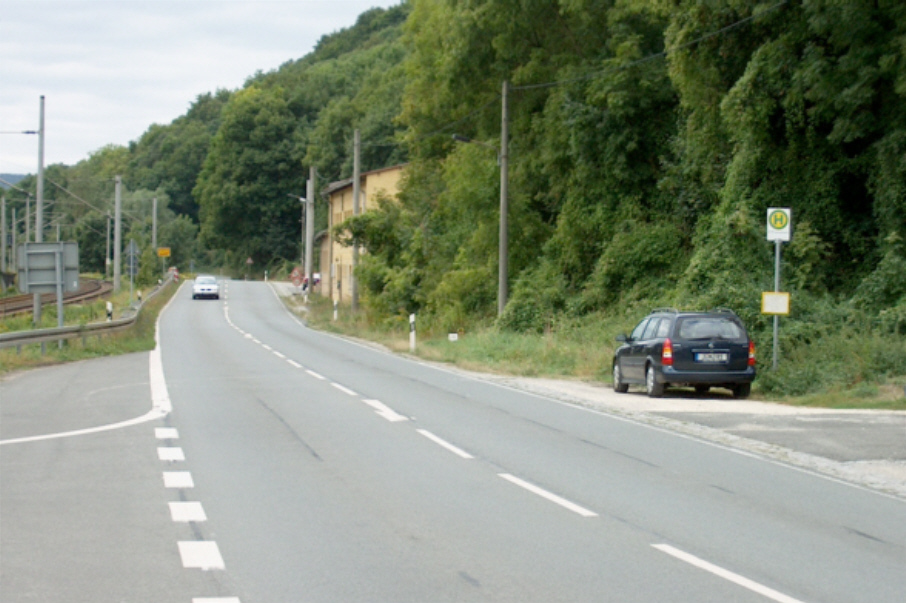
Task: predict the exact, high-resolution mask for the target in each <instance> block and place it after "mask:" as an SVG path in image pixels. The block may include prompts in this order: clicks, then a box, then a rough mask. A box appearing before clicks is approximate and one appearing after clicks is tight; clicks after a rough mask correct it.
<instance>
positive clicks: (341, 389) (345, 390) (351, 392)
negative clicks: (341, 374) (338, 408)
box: [331, 382, 358, 396]
mask: <svg viewBox="0 0 906 603" xmlns="http://www.w3.org/2000/svg"><path fill="white" fill-rule="evenodd" d="M331 385H332V386H334V387H335V388H337V389H338V390H340V391H341V392H343V393H344V394H347V395H350V396H358V394H357V393H355V392H354V391H352V390H351V389H349V388H348V387H343V386H342V385H340V384H339V383H335V382H331Z"/></svg>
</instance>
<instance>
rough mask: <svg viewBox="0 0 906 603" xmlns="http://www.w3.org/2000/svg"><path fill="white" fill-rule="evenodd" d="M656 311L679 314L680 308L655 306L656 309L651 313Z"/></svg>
mask: <svg viewBox="0 0 906 603" xmlns="http://www.w3.org/2000/svg"><path fill="white" fill-rule="evenodd" d="M655 312H664V313H670V314H679V310H677V309H676V308H655V309H654V310H652V311H651V314H654V313H655Z"/></svg>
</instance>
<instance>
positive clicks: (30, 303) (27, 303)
mask: <svg viewBox="0 0 906 603" xmlns="http://www.w3.org/2000/svg"><path fill="white" fill-rule="evenodd" d="M111 291H113V283H108V282H106V281H98V280H85V281H81V282H80V283H79V290H78V291H73V292H72V293H66V294H65V295H63V303H64V304H79V303H84V302H89V301H94V300H96V299H100V298H101V297H104V296H105V295H107V294H108V293H110V292H111ZM56 300H57V296H56V294H54V293H45V294H43V295H42V296H41V304H42V305H44V304H52V303H54V302H56ZM33 308H34V295H32V294H30V293H26V294H24V295H14V296H12V297H4V298H2V299H0V318H6V317H7V316H15V315H16V314H24V313H26V312H31V311H32V309H33Z"/></svg>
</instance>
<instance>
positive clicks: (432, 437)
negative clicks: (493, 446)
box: [415, 429, 475, 460]
mask: <svg viewBox="0 0 906 603" xmlns="http://www.w3.org/2000/svg"><path fill="white" fill-rule="evenodd" d="M415 431H417V432H418V433H420V434H422V435H423V436H425V437H426V438H428V439H429V440H431V441H432V442H434V443H435V444H437V445H439V446H442V447H443V448H446V449H447V450H449V451H450V452H452V453H453V454H455V455H457V456H459V457H461V458H464V459H466V460H468V459H474V458H475V457H474V456H472V455H471V454H469V453H468V452H466V451H465V450H463V449H462V448H458V447H456V446H454V445H453V444H451V443H450V442H447V441H446V440H442V439H441V438H439V437H437V436H436V435H434V434H433V433H431V432H430V431H428V430H427V429H416V430H415Z"/></svg>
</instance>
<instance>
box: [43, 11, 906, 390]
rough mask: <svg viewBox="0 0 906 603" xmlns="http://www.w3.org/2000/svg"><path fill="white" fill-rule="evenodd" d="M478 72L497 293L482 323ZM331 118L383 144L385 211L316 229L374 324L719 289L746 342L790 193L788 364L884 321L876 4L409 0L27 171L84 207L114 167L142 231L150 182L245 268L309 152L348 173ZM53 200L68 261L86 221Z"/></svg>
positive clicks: (546, 318) (895, 70)
mask: <svg viewBox="0 0 906 603" xmlns="http://www.w3.org/2000/svg"><path fill="white" fill-rule="evenodd" d="M504 81H506V82H508V83H509V86H510V88H509V95H508V110H509V141H508V143H509V144H508V158H509V208H510V209H509V220H510V229H509V239H510V251H509V264H510V267H509V268H510V273H509V278H510V291H511V295H510V300H509V303H508V305H507V307H506V311H505V312H504V313H503V315H502V316H500V317H497V316H496V307H497V306H496V295H497V282H496V280H497V244H498V241H497V239H498V230H497V226H498V208H499V194H500V189H499V186H500V181H499V171H498V168H497V165H496V164H495V161H494V149H495V148H497V149H499V148H500V146H501V90H502V88H501V84H502V82H504ZM355 129H358V130H360V131H361V133H362V140H363V152H362V159H363V170H367V169H374V168H379V167H385V166H389V165H394V164H398V163H403V162H408V163H409V165H408V168H407V170H406V178H405V180H404V183H403V190H402V192H401V194H400V198H399V200H398V202H385V203H382V205H381V208H380V209H379V210H378V211H376V212H374V213H371V214H367V215H365V216H360V217H357V218H355V219H353V220H351V221H349V222H348V223H346V224H345V225H343V226H342V227H341V228H339V229H338V230H337V234H339V235H341V236H346V237H348V238H349V239H350V240H351V238H352V236H354V237H356V238H357V239H358V240H359V241H360V242H362V243H363V244H364V245H365V247H366V248H367V249H368V254H367V255H365V256H364V259H363V262H362V264H361V266H360V269H359V278H360V282H361V284H362V285H363V287H362V289H363V300H364V307H365V309H366V310H367V312H368V314H369V316H370V317H372V318H373V319H374V320H376V321H389V322H390V323H395V322H400V321H402V320H404V318H403V317H405V316H406V315H407V314H408V313H410V312H415V311H418V312H420V314H421V316H422V319H421V320H422V321H425V322H427V323H428V324H432V325H434V326H435V327H436V328H438V329H441V330H459V329H470V328H474V327H476V326H478V325H491V324H494V325H496V327H498V328H501V329H505V330H512V331H524V332H542V331H545V330H548V331H550V330H551V329H555V328H557V325H558V324H560V325H562V324H567V323H569V324H574V321H576V320H581V319H583V317H599V316H607V315H610V316H612V315H613V313H614V308H617V307H620V308H623V307H626V306H627V305H629V306H630V307H638V308H640V315H641V314H644V311H643V310H641V308H642V307H644V306H650V305H674V306H678V307H710V306H716V305H720V306H729V307H732V308H735V309H736V310H737V311H738V312H739V313H740V314H741V315H742V316H743V318H744V319H745V320H746V322H747V323H748V324H749V325H751V327H752V330H753V332H754V333H756V338H757V339H758V340H759V345H760V346H761V349H765V347H764V345H762V344H767V343H768V342H767V341H765V334H766V333H768V332H769V320H768V319H767V318H766V317H764V316H762V315H761V314H760V296H761V292H762V291H765V290H770V289H771V288H772V284H773V247H772V245H771V244H769V243H767V242H766V241H765V216H766V210H767V208H769V207H790V208H792V211H793V222H794V236H793V240H792V241H791V242H790V243H789V244H785V245H784V246H783V254H784V255H783V257H784V261H783V287H784V289H786V290H788V291H791V292H792V294H793V310H794V314H793V316H792V317H791V319H789V321H788V322H787V323H785V324H789V327H788V328H787V329H786V330H785V333H787V336H786V337H787V338H786V339H785V343H784V345H785V346H786V347H787V350H786V353H787V355H788V356H795V355H796V353H798V352H797V350H801V349H802V346H806V347H807V346H810V345H813V344H815V342H817V341H823V340H826V337H827V336H829V335H830V334H831V333H841V332H844V331H845V332H847V333H857V332H866V331H867V332H870V334H871V337H873V338H880V339H878V340H883V339H884V338H886V337H890V336H899V337H902V336H903V335H906V4H904V3H902V2H900V1H899V0H880V1H876V2H866V1H863V0H786V1H783V0H765V1H758V0H708V1H704V0H669V1H668V0H470V1H468V2H466V1H458V2H457V1H452V0H411V1H409V2H404V3H403V4H401V5H400V6H398V7H395V8H392V9H388V10H382V9H374V10H372V11H369V12H367V13H365V14H363V15H361V16H360V17H359V19H358V22H357V23H356V25H355V26H354V27H351V28H349V29H347V30H343V31H341V32H337V33H335V34H331V35H329V36H325V37H324V38H322V40H321V41H320V42H319V44H318V46H317V48H316V49H315V50H314V51H313V52H312V53H311V54H309V55H307V56H305V57H303V58H301V59H298V60H294V61H289V62H287V63H286V64H284V65H283V66H281V67H280V68H279V69H277V70H275V71H273V72H270V73H265V74H262V73H258V74H256V75H255V76H253V77H251V78H250V79H249V81H248V82H247V84H246V86H245V87H244V88H243V89H241V90H239V91H235V92H227V91H219V92H217V93H216V94H208V95H203V96H201V97H199V98H198V99H196V101H195V103H194V104H193V105H192V107H191V108H190V110H189V111H188V113H187V114H186V115H185V116H183V117H180V118H179V119H177V120H175V121H174V122H173V123H172V124H169V125H165V126H161V125H154V126H151V128H150V129H149V130H148V132H146V133H145V135H144V136H142V138H141V139H140V140H139V141H138V142H137V143H134V144H133V145H130V147H129V148H128V149H123V148H116V147H111V148H107V149H102V150H101V151H99V152H98V153H96V154H94V155H92V157H90V158H89V159H87V160H85V161H84V162H81V163H79V164H78V165H76V166H74V167H72V168H64V167H63V166H54V167H53V168H51V169H50V170H49V174H51V177H52V178H54V179H56V180H58V181H59V183H60V184H61V185H62V186H64V187H66V188H67V189H69V190H70V191H72V192H73V193H75V194H77V195H79V196H80V197H81V198H83V199H87V200H91V201H92V203H97V204H98V205H100V206H103V208H104V210H105V211H109V207H110V199H111V197H112V193H111V191H112V184H111V183H110V179H111V178H112V177H113V175H114V174H123V175H124V176H125V181H126V184H127V188H128V189H129V193H128V197H127V199H128V200H129V204H131V205H130V208H131V209H130V211H131V212H132V214H131V215H132V218H130V219H131V224H132V226H131V228H132V232H133V235H132V236H134V237H137V238H141V239H142V241H147V237H148V235H147V232H148V220H147V218H146V216H147V209H142V208H146V201H147V199H148V198H150V196H157V197H158V198H159V199H160V200H162V201H163V202H164V206H165V207H166V208H168V211H170V212H172V213H170V214H167V215H166V217H165V219H164V220H163V224H164V232H165V233H166V235H165V237H164V238H163V239H162V242H161V244H162V245H172V246H174V254H175V258H174V259H175V260H176V261H177V262H178V263H180V264H184V263H185V262H186V261H187V260H188V259H189V258H194V259H196V260H197V261H199V262H201V263H203V264H205V263H207V264H210V263H212V262H215V263H218V264H220V265H225V266H226V267H228V268H230V267H232V268H234V269H239V268H240V267H241V265H242V263H244V260H245V258H246V257H247V256H248V257H252V258H253V259H254V262H255V266H256V268H261V269H263V268H266V267H268V266H281V265H286V264H287V263H288V262H291V261H292V260H293V258H295V257H297V256H298V240H299V233H300V230H299V229H300V224H299V218H298V216H299V207H298V202H297V201H295V200H294V199H292V198H290V197H289V196H288V195H298V194H302V193H303V191H304V181H305V177H306V175H307V166H309V165H315V166H316V167H317V168H318V170H319V174H320V178H321V182H319V187H321V186H322V185H323V184H324V183H326V182H329V181H335V180H339V179H341V178H344V177H349V176H350V175H351V172H352V137H353V131H354V130H355ZM452 134H459V135H463V136H467V137H469V138H471V139H473V140H474V141H479V142H480V143H482V144H481V145H479V144H457V143H455V142H454V141H453V139H452V136H451V135H452ZM482 145H483V146H482ZM488 147H492V148H488ZM58 198H60V199H61V204H62V205H65V206H67V208H68V209H67V211H72V215H73V216H74V217H75V219H76V226H75V232H76V233H77V235H76V236H78V237H79V240H80V241H82V246H83V257H84V250H90V253H89V254H88V255H89V259H88V260H87V262H86V265H88V266H91V267H94V266H95V262H96V259H95V258H97V256H98V253H99V246H98V244H97V239H96V238H94V235H93V234H92V233H97V231H99V230H101V229H102V228H103V227H104V217H103V215H102V213H100V212H97V211H94V210H92V209H90V208H85V207H83V206H81V205H80V204H79V203H77V202H74V201H72V200H71V199H69V198H68V197H65V196H64V195H62V194H60V195H59V197H58ZM322 207H323V206H322ZM324 213H325V212H323V211H319V216H318V220H319V230H320V229H321V228H323V227H324V225H325V224H326V216H325V215H324ZM193 228H196V229H197V232H198V233H199V237H198V238H197V240H196V239H195V237H194V235H195V231H193ZM177 248H178V251H177ZM101 257H102V256H101ZM628 320H630V321H631V319H628ZM630 326H631V324H627V325H626V328H629V327H630ZM844 327H846V328H845V329H844ZM871 353H872V354H875V353H876V352H871ZM884 366H887V365H884ZM897 370H899V369H896V368H890V369H889V370H888V369H885V371H887V372H889V371H894V372H896V371H897ZM882 374H886V373H884V371H882ZM876 377H878V375H873V376H872V377H871V378H876ZM790 378H792V377H790ZM862 378H864V375H863V376H858V377H851V378H849V379H850V381H852V380H853V379H855V380H858V379H862ZM778 379H781V377H777V376H775V381H776V380H778ZM765 383H766V385H765V387H772V385H771V383H772V382H771V380H767V381H766V382H765Z"/></svg>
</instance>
